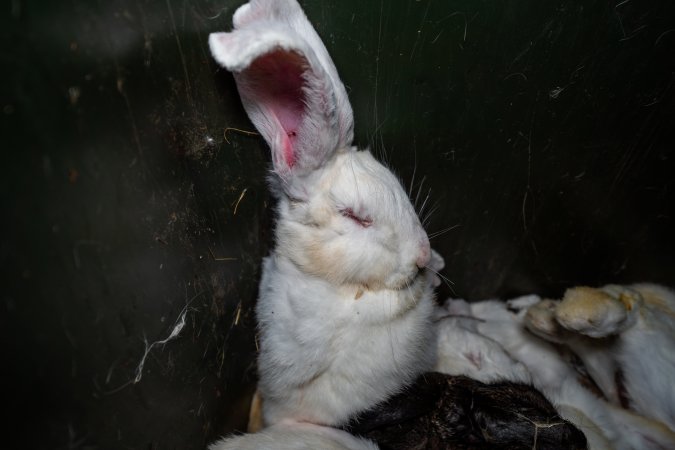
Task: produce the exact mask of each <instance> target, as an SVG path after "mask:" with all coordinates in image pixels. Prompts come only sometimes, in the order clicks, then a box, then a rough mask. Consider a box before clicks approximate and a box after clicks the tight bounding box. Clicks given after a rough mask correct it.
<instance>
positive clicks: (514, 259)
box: [0, 0, 675, 449]
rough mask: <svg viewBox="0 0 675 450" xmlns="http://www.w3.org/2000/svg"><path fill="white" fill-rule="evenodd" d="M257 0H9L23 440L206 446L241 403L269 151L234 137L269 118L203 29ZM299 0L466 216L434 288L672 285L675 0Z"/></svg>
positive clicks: (14, 391)
mask: <svg viewBox="0 0 675 450" xmlns="http://www.w3.org/2000/svg"><path fill="white" fill-rule="evenodd" d="M240 3H241V2H240V1H236V2H232V1H229V0H219V1H204V0H197V1H193V2H187V1H182V2H180V1H164V2H150V1H142V0H137V1H124V0H114V1H109V2H69V3H67V4H65V3H62V2H46V1H43V2H26V1H22V0H13V1H12V2H10V3H9V4H8V5H6V6H5V7H4V8H5V9H4V10H3V15H2V16H1V17H0V20H2V23H1V25H2V27H0V30H1V31H0V33H2V43H3V52H2V61H3V67H7V68H12V69H11V70H3V74H2V77H3V82H2V86H1V87H0V93H1V94H2V97H1V100H2V105H0V106H1V107H2V113H1V114H0V117H1V122H0V123H1V124H2V131H3V136H4V137H5V139H4V144H3V152H2V153H3V158H4V163H3V168H4V169H5V170H4V176H3V177H2V179H1V180H0V183H1V186H2V190H1V192H2V197H3V208H4V210H5V213H4V214H3V217H4V218H5V220H3V221H2V227H3V228H2V230H3V233H2V236H3V239H2V247H1V253H0V255H1V256H2V261H3V270H2V272H3V279H4V280H5V283H4V284H5V286H6V288H5V290H4V292H3V302H2V308H3V310H2V311H3V313H2V315H1V316H0V320H1V322H0V325H1V326H0V329H1V330H2V333H3V342H4V343H5V358H4V372H5V373H6V375H7V380H8V382H7V383H6V384H5V387H6V389H7V390H8V391H9V392H10V395H9V400H8V403H7V405H6V410H7V411H8V412H10V414H12V417H13V420H11V421H10V422H9V423H10V425H11V426H12V427H13V430H14V432H13V433H11V434H10V438H9V441H10V443H12V445H10V447H12V446H15V447H17V448H19V447H20V448H40V449H42V448H45V449H46V448H144V449H148V448H157V449H164V448H180V449H192V448H195V449H196V448H203V446H204V443H205V442H208V441H209V440H211V439H213V438H214V437H215V436H217V435H218V434H219V433H222V432H226V431H229V430H232V429H235V428H241V427H242V426H243V423H244V422H245V420H246V417H245V415H246V410H247V404H248V401H249V399H250V395H251V391H252V387H253V383H254V379H255V367H254V358H255V339H254V334H255V328H254V327H255V324H254V318H253V314H252V308H253V305H254V301H255V295H256V284H257V279H258V276H259V264H260V259H261V257H262V256H263V255H264V254H265V253H266V252H267V249H268V248H269V245H270V244H271V243H270V233H269V230H270V224H271V211H270V199H269V197H268V195H267V193H266V186H265V181H264V176H265V173H266V163H267V161H268V156H267V154H266V149H265V147H264V145H263V143H262V142H261V141H260V139H258V138H257V137H255V136H248V135H246V134H242V133H239V132H236V131H230V132H228V134H227V138H228V139H227V140H226V139H225V136H224V130H225V129H226V128H227V127H233V128H239V129H242V130H251V125H250V124H249V123H248V121H247V119H246V117H245V115H244V114H243V111H242V108H241V106H240V103H239V100H238V97H237V95H236V91H235V87H234V84H233V82H232V80H231V78H230V77H229V76H228V75H227V74H226V73H223V72H222V71H219V70H217V68H216V66H215V65H214V64H213V62H212V61H211V60H210V58H209V55H208V51H207V47H206V39H207V35H208V33H209V32H211V31H220V30H224V29H227V28H228V27H229V24H230V17H231V15H232V12H233V11H234V9H235V8H236V6H237V5H238V4H240ZM302 4H303V6H304V7H305V9H306V11H307V14H308V16H309V17H310V19H311V20H312V22H313V23H315V24H316V27H317V29H318V31H319V33H320V34H321V36H322V37H323V38H324V40H325V42H326V44H327V46H328V48H329V51H330V52H331V53H332V55H333V56H334V59H335V62H336V64H337V66H338V69H339V71H340V73H341V75H342V78H343V80H344V81H345V83H346V85H347V86H348V89H349V92H350V97H351V99H352V103H353V105H354V110H355V117H356V131H357V143H358V144H359V145H361V146H370V147H371V148H373V150H374V151H375V152H376V153H377V154H378V155H380V157H381V158H382V159H384V160H386V161H387V162H388V163H389V164H390V166H391V167H392V168H393V169H394V170H395V171H397V172H398V173H399V174H400V176H401V178H402V179H403V180H404V182H405V183H406V184H412V185H413V189H412V191H413V196H414V197H416V196H417V192H420V200H419V204H420V206H421V204H422V203H423V202H424V200H425V199H426V197H427V193H428V192H429V191H428V190H429V189H430V188H431V194H430V196H429V200H427V206H426V207H425V209H426V210H427V211H429V210H430V209H431V208H432V207H435V208H436V209H435V212H434V213H433V215H432V216H431V218H430V223H429V226H428V229H429V231H430V232H435V231H440V230H443V229H445V228H448V227H453V229H452V230H450V231H448V232H446V233H443V234H440V235H438V236H437V237H435V238H434V239H433V240H432V242H433V244H434V246H435V247H436V248H437V249H438V250H439V251H440V252H441V253H442V254H443V255H444V256H445V259H446V262H447V268H446V270H445V271H444V274H445V275H446V276H447V277H448V279H449V280H451V281H452V282H453V283H454V286H453V287H452V290H451V289H450V287H449V286H447V285H446V286H443V288H442V294H441V295H449V294H451V293H452V292H451V291H454V295H457V296H462V297H466V298H468V299H479V298H485V297H490V296H507V295H515V294H520V293H529V292H539V293H543V294H547V295H560V293H561V292H562V291H563V289H564V288H565V287H566V286H569V285H572V284H581V283H586V284H599V283H605V282H610V281H617V282H631V281H643V280H652V281H657V282H662V283H666V284H671V285H672V284H674V282H673V280H675V238H674V237H673V230H674V229H675V227H674V226H673V225H674V219H673V213H674V212H675V211H674V210H675V197H674V195H675V194H674V193H673V191H674V190H675V189H674V188H675V186H673V183H674V182H675V177H673V173H674V169H675V163H674V162H673V157H674V155H673V145H674V144H675V138H674V136H673V133H674V131H673V130H675V120H674V118H673V111H675V101H674V97H675V96H674V93H673V89H674V88H675V87H674V84H673V80H674V78H673V77H674V73H675V58H673V55H675V20H674V19H675V7H674V6H673V4H672V2H670V1H668V0H644V1H640V2H637V1H630V0H628V1H626V0H624V1H617V2H616V3H615V4H611V3H607V2H604V1H599V0H598V1H591V2H588V1H586V2H575V1H567V0H560V1H554V2H539V1H534V0H530V1H522V0H521V1H512V0H507V1H503V2H494V1H487V0H486V1H456V0H454V1H444V2H441V1H431V0H420V1H380V2H377V1H374V2H364V1H356V0H341V1H330V2H328V1H319V0H306V1H304V2H302ZM423 177H424V183H423V184H422V186H421V187H420V184H421V183H420V182H421V180H422V179H423ZM226 258H233V259H232V260H228V259H226ZM182 319H184V322H183V320H182ZM177 331H180V332H179V333H178V334H177V335H174V336H173V337H172V338H171V339H170V340H167V341H166V342H165V343H164V344H156V345H154V346H153V347H151V348H150V351H149V352H148V354H147V357H146V358H145V360H144V362H145V364H144V365H143V367H142V369H143V370H142V371H139V370H138V368H139V364H140V363H141V361H143V356H144V354H145V350H146V345H147V346H149V345H151V344H152V343H153V342H162V341H164V340H166V339H167V338H169V337H170V336H172V332H174V334H175V332H177ZM146 342H147V344H146ZM7 344H8V345H7ZM139 375H140V379H139V380H138V381H137V382H134V381H135V380H136V379H138V377H139Z"/></svg>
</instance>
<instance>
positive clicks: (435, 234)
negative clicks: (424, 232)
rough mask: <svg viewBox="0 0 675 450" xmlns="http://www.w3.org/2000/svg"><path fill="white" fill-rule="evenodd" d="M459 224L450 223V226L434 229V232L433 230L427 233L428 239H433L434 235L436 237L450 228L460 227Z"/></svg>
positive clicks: (450, 229)
mask: <svg viewBox="0 0 675 450" xmlns="http://www.w3.org/2000/svg"><path fill="white" fill-rule="evenodd" d="M461 225H462V224H460V223H458V224H455V225H452V226H450V227H447V228H444V229H442V230H439V231H435V232H433V233H429V235H428V236H429V239H433V238H436V237H438V236H441V235H443V234H445V233H447V232H448V231H452V230H454V229H455V228H457V227H460V226H461Z"/></svg>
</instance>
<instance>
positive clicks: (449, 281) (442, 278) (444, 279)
mask: <svg viewBox="0 0 675 450" xmlns="http://www.w3.org/2000/svg"><path fill="white" fill-rule="evenodd" d="M426 269H427V270H430V271H432V272H433V273H435V274H436V275H438V278H440V279H441V280H443V281H444V282H445V285H446V286H447V287H448V288H450V290H451V291H452V294H453V295H457V294H455V290H454V289H453V286H454V285H455V282H454V281H452V280H450V279H449V278H448V277H446V276H445V275H441V273H440V272H438V271H437V270H434V269H432V268H431V267H429V266H426Z"/></svg>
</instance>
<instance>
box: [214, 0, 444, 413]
mask: <svg viewBox="0 0 675 450" xmlns="http://www.w3.org/2000/svg"><path fill="white" fill-rule="evenodd" d="M209 45H210V48H211V52H212V54H213V57H214V58H215V60H216V61H217V62H218V63H219V64H220V65H222V66H224V67H225V68H227V69H228V70H230V71H232V72H233V73H234V77H235V81H236V83H237V87H238V89H239V93H240V96H241V99H242V102H243V105H244V108H245V109H246V112H247V113H248V115H249V117H250V119H251V121H252V122H253V124H254V125H255V127H256V128H257V129H258V130H259V131H260V133H261V135H262V136H263V138H264V139H265V140H266V141H267V143H268V144H269V146H270V148H271V151H272V162H273V167H274V174H273V176H272V178H273V182H272V191H273V193H274V194H275V195H276V196H277V197H278V211H277V214H278V216H277V223H276V229H275V237H276V246H275V248H274V250H273V251H272V254H271V255H270V256H269V257H267V258H265V260H264V263H263V274H262V280H261V284H260V293H259V298H258V305H257V310H256V312H257V318H258V326H259V331H260V334H259V343H260V354H259V358H258V370H259V375H260V381H259V385H258V388H259V391H260V394H261V397H262V405H263V406H262V409H263V421H264V424H265V425H272V424H276V423H280V422H281V421H284V423H290V422H295V423H298V422H309V423H314V424H321V425H339V424H343V423H345V422H346V421H347V420H348V419H349V418H350V417H351V416H353V415H354V414H355V413H357V412H359V411H360V410H363V409H365V408H368V407H370V406H373V405H374V404H376V403H378V402H380V401H382V400H384V399H385V398H387V397H388V396H389V395H391V394H393V393H395V392H397V391H398V390H400V389H401V388H402V387H403V386H404V385H406V384H407V383H409V382H410V381H412V380H413V379H414V378H415V377H416V376H417V375H419V374H420V373H422V372H424V371H426V370H429V369H431V368H432V367H433V363H434V357H435V337H434V327H433V326H432V325H431V318H432V313H433V308H434V304H433V284H434V283H435V279H434V276H433V275H432V274H431V271H428V270H426V267H427V266H430V265H431V266H432V268H434V269H440V268H442V264H443V263H442V260H441V259H440V257H438V256H437V255H435V254H433V255H432V251H431V249H430V246H429V240H428V238H427V235H426V233H425V231H424V229H423V228H422V226H421V224H420V221H419V219H418V217H417V215H416V213H415V210H414V208H413V206H412V205H411V203H410V201H409V199H408V197H407V194H406V192H405V191H404V189H403V188H402V187H401V185H400V183H399V181H398V179H397V178H396V177H395V176H394V175H393V174H392V173H391V172H390V171H389V170H388V169H386V168H385V167H384V166H383V165H382V164H380V163H379V162H378V161H376V160H375V158H373V156H372V155H371V154H370V153H369V152H368V151H357V149H356V148H355V147H352V145H351V143H352V138H353V130H352V128H353V118H352V111H351V107H350V104H349V100H348V98H347V94H346V91H345V88H344V86H343V84H342V82H341V81H340V79H339V78H338V75H337V71H336V69H335V66H334V65H333V62H332V61H331V59H330V57H329V55H328V53H327V51H326V49H325V47H324V46H323V43H322V42H321V40H320V39H319V37H318V35H317V34H316V32H315V31H314V29H313V28H312V26H311V25H310V23H309V22H308V21H307V18H306V17H305V15H304V13H303V11H302V10H301V8H300V6H299V5H298V4H297V3H296V1H295V0H252V1H251V2H249V3H248V4H245V5H244V6H242V7H240V8H239V9H238V10H237V11H236V13H235V14H234V31H232V32H229V33H214V34H211V36H210V37H209ZM432 256H433V258H432Z"/></svg>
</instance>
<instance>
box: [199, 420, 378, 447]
mask: <svg viewBox="0 0 675 450" xmlns="http://www.w3.org/2000/svg"><path fill="white" fill-rule="evenodd" d="M377 448H378V447H377V445H376V444H375V443H373V442H371V441H368V440H366V439H360V438H357V437H354V436H352V435H350V434H349V433H347V432H345V431H342V430H338V429H335V428H328V427H321V426H317V425H310V424H279V425H275V426H271V427H268V428H265V429H264V430H262V431H259V432H257V433H252V434H243V435H240V436H230V437H227V438H224V439H221V440H219V441H217V442H214V443H213V444H211V445H210V446H209V450H317V449H321V450H377Z"/></svg>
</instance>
